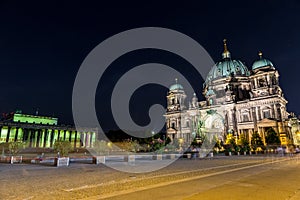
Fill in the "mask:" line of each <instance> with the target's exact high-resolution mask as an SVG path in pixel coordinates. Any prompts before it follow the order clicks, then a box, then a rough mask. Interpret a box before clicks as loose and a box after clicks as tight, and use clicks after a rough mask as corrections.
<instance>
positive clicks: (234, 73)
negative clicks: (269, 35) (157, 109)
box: [165, 40, 295, 145]
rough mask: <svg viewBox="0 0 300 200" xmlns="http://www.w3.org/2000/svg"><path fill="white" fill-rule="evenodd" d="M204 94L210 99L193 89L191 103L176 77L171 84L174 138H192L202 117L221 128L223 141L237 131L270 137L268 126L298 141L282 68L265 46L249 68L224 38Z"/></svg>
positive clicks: (208, 127) (207, 125)
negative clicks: (283, 86)
mask: <svg viewBox="0 0 300 200" xmlns="http://www.w3.org/2000/svg"><path fill="white" fill-rule="evenodd" d="M203 95H204V96H205V99H206V101H201V102H198V99H197V97H196V95H195V94H194V97H193V98H192V99H191V100H190V102H189V103H187V102H186V94H185V91H184V88H183V86H182V85H180V84H179V83H177V80H176V83H175V84H174V85H172V86H171V87H170V90H169V93H168V95H167V112H166V114H165V117H166V128H167V135H168V136H169V137H170V138H171V139H174V138H177V139H180V138H181V139H183V140H184V141H185V142H188V143H190V142H191V141H192V140H193V138H194V137H195V132H196V128H197V121H198V120H202V121H203V123H204V127H203V130H205V131H208V132H209V131H210V132H212V133H215V132H220V133H221V134H220V135H221V136H222V137H221V138H220V139H222V140H223V141H224V140H225V138H226V135H227V134H228V133H232V134H234V135H235V136H236V137H239V136H240V135H244V136H245V137H246V138H247V139H248V140H249V142H250V141H251V136H252V134H253V133H254V132H258V133H259V134H260V136H261V137H262V139H263V141H264V142H265V136H266V135H265V133H266V131H267V130H268V129H269V128H273V129H274V130H275V131H276V132H277V134H278V136H280V139H281V143H282V144H283V145H284V144H287V141H288V140H290V141H293V138H294V136H293V135H292V133H291V128H290V124H289V119H288V116H289V113H288V112H287V111H286V104H287V100H286V99H285V98H284V95H283V92H282V89H281V88H280V86H279V73H278V71H277V70H276V68H275V67H274V66H273V64H272V62H271V61H270V60H268V59H266V58H264V57H263V55H262V53H261V52H260V53H259V59H258V60H256V61H255V62H254V63H253V65H252V69H251V70H249V69H248V68H247V67H246V65H245V64H244V63H243V62H241V61H240V60H235V59H232V58H231V54H230V52H229V51H228V49H227V44H226V40H224V51H223V53H222V59H221V60H220V61H219V62H217V63H216V64H215V65H214V66H213V67H212V69H211V70H210V72H209V74H208V76H207V77H206V80H205V83H204V85H203ZM294 132H295V131H294Z"/></svg>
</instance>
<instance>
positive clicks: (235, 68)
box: [206, 40, 250, 82]
mask: <svg viewBox="0 0 300 200" xmlns="http://www.w3.org/2000/svg"><path fill="white" fill-rule="evenodd" d="M222 57H223V59H222V60H221V61H219V62H217V63H216V64H215V65H214V66H213V67H212V69H211V70H210V72H209V73H208V76H207V78H206V82H209V81H211V80H215V79H218V78H224V77H229V76H249V75H250V72H249V70H248V68H247V67H246V66H245V65H244V63H242V62H241V61H240V60H233V59H231V56H230V52H229V51H228V50H227V45H226V40H224V52H223V53H222Z"/></svg>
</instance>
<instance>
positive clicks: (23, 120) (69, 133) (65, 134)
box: [0, 112, 97, 148]
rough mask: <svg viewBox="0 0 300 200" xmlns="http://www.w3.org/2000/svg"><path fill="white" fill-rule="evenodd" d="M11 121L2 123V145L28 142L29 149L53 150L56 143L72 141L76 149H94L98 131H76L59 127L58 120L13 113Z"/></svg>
mask: <svg viewBox="0 0 300 200" xmlns="http://www.w3.org/2000/svg"><path fill="white" fill-rule="evenodd" d="M12 115H13V116H12V118H11V119H10V120H3V121H0V143H3V142H11V141H23V142H26V144H27V146H28V147H32V148H35V147H40V148H51V147H53V145H54V143H55V141H58V140H61V141H65V140H66V141H70V142H71V144H72V146H73V147H74V148H81V147H87V148H88V147H92V146H93V143H94V141H95V140H96V137H97V130H96V129H89V128H83V129H80V130H76V129H75V127H73V126H67V125H58V118H54V117H44V116H37V115H27V114H22V113H21V112H17V113H13V114H12Z"/></svg>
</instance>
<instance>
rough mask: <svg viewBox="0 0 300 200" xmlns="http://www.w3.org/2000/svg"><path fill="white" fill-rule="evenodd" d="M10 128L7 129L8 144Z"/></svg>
mask: <svg viewBox="0 0 300 200" xmlns="http://www.w3.org/2000/svg"><path fill="white" fill-rule="evenodd" d="M10 128H11V127H10V126H9V127H8V128H7V135H6V142H9V136H10Z"/></svg>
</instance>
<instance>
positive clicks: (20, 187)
mask: <svg viewBox="0 0 300 200" xmlns="http://www.w3.org/2000/svg"><path fill="white" fill-rule="evenodd" d="M283 159H285V158H278V157H276V158H274V157H259V156H251V157H250V156H245V157H243V156H239V157H238V156H235V157H219V158H217V157H216V158H213V159H211V160H208V159H207V160H199V159H196V160H188V159H180V160H178V161H176V162H174V163H173V164H172V165H170V166H168V167H167V168H164V169H161V170H159V171H155V172H150V173H146V174H133V173H132V174H129V173H124V172H119V171H116V170H113V169H110V168H108V167H106V166H104V165H93V164H71V165H70V166H69V167H66V168H56V167H49V166H42V165H29V164H14V165H10V164H0V173H1V177H0V194H1V196H0V199H43V200H47V199H100V198H105V197H107V198H108V197H111V199H118V198H119V197H122V195H124V194H130V193H133V194H139V193H145V192H146V190H147V189H149V188H154V189H155V188H157V187H158V186H159V185H160V186H161V188H163V187H165V186H168V185H172V186H173V187H174V186H175V188H176V187H177V186H176V184H174V183H178V184H182V183H185V182H188V179H191V178H195V177H196V178H197V177H201V176H205V175H209V174H213V173H221V175H222V172H226V170H235V169H236V170H239V168H241V167H249V166H252V165H260V164H264V163H266V162H272V161H273V162H277V161H283ZM155 162H163V161H154V162H151V163H149V162H145V165H146V164H148V165H149V164H155ZM286 162H296V161H295V160H293V161H284V162H280V163H286ZM299 162H300V161H299ZM120 164H122V163H120ZM272 165H274V166H275V165H276V166H277V165H278V166H281V164H272ZM266 166H267V165H266ZM295 166H296V167H299V166H298V165H296V164H295ZM257 168H263V169H264V168H266V167H262V166H261V167H257ZM246 171H247V170H246ZM248 171H251V170H250V169H249V170H248ZM232 173H235V174H237V176H239V171H233V172H232ZM227 174H228V173H227ZM223 175H226V174H223ZM215 177H216V176H215ZM298 177H300V176H298ZM185 179H186V181H185V182H182V181H183V180H185ZM194 181H196V179H195V180H194ZM226 181H227V180H226V179H225V180H224V181H221V182H222V183H225V182H226ZM173 190H174V188H173ZM176 190H177V191H181V190H182V187H178V188H177V189H176ZM187 191H189V190H187ZM171 194H172V193H170V194H169V192H168V193H164V196H166V197H168V195H169V196H170V195H171ZM192 194H194V195H202V193H201V194H198V193H197V190H196V191H194V192H193V193H188V195H187V196H190V195H192ZM171 196H172V195H171ZM150 197H151V198H149V197H147V196H145V197H143V198H140V199H153V198H152V197H153V196H150ZM177 197H178V198H179V199H182V198H183V197H184V196H181V195H177ZM190 198H194V199H199V198H198V197H197V196H195V197H193V196H191V197H190ZM124 199H126V198H124ZM127 199H131V198H127ZM156 199H163V198H162V197H159V196H158V197H157V198H156ZM165 199H174V198H165ZM204 199H206V198H204ZM225 199H226V198H225Z"/></svg>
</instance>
